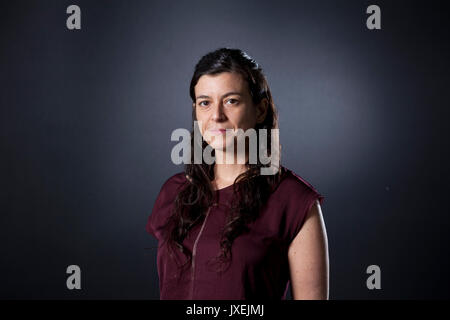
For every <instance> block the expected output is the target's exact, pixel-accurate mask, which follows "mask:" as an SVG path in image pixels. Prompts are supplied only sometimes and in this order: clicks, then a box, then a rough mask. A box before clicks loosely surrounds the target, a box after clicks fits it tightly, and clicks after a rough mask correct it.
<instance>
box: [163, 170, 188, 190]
mask: <svg viewBox="0 0 450 320" xmlns="http://www.w3.org/2000/svg"><path fill="white" fill-rule="evenodd" d="M187 181H188V180H187V178H186V174H185V173H184V172H178V173H175V174H174V175H172V176H170V177H169V178H168V179H166V181H164V183H163V184H162V187H161V191H169V192H170V191H176V190H178V189H179V188H180V187H182V186H183V185H184V184H185V183H186V182H187Z"/></svg>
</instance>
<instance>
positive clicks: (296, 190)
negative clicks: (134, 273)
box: [146, 48, 329, 300]
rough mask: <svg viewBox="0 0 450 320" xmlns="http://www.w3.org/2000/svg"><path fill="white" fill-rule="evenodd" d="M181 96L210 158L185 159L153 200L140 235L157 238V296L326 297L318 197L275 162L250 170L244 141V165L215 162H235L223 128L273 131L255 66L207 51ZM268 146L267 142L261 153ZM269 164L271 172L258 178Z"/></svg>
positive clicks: (235, 54)
mask: <svg viewBox="0 0 450 320" xmlns="http://www.w3.org/2000/svg"><path fill="white" fill-rule="evenodd" d="M190 95H191V98H192V102H193V104H192V107H193V109H192V117H193V130H194V129H195V128H194V123H198V124H199V127H198V129H199V130H200V132H201V135H202V137H203V139H204V141H202V142H201V148H203V149H205V148H207V147H209V148H210V149H211V148H212V154H213V155H214V157H215V159H217V161H216V162H215V163H212V164H207V163H205V162H202V163H195V161H193V160H194V153H193V152H191V160H192V161H191V163H190V164H187V165H186V168H185V172H181V173H178V174H175V175H174V176H172V177H170V178H169V179H168V180H167V181H166V182H165V183H164V185H163V186H162V188H161V191H160V193H159V195H158V197H157V199H156V201H155V204H154V207H153V210H152V213H151V215H150V216H149V218H148V222H147V226H146V230H147V232H149V233H150V234H152V235H153V236H154V237H155V238H156V239H158V253H157V266H158V275H159V288H160V298H161V299H180V300H181V299H195V300H202V299H207V300H210V299H223V300H238V299H245V300H250V299H272V300H274V299H278V300H279V299H285V298H286V293H287V289H288V287H289V284H291V292H292V297H293V299H328V287H329V283H328V282H329V281H328V277H329V264H328V243H327V236H326V231H325V225H324V221H323V217H322V212H321V207H320V204H321V203H322V201H323V199H324V197H323V196H322V195H321V194H319V193H318V192H317V191H316V190H315V189H314V188H313V187H312V185H310V184H309V183H308V182H306V181H305V180H303V179H302V178H300V177H299V176H298V175H296V174H295V173H293V172H292V171H291V170H289V169H287V168H285V167H283V166H281V165H280V164H279V158H278V159H276V160H273V159H272V162H278V163H269V164H263V163H262V162H261V160H260V159H257V161H256V163H255V162H253V163H251V162H250V161H249V150H250V149H249V141H248V140H246V149H245V162H244V163H242V162H239V161H232V163H229V162H225V161H218V159H224V158H225V156H226V155H227V154H228V155H230V154H231V156H232V157H231V158H234V159H235V160H236V150H237V148H236V147H234V148H231V144H233V143H235V142H236V138H233V137H232V136H231V138H230V136H229V135H225V133H226V132H227V131H226V130H228V132H229V131H230V130H237V129H242V130H244V131H245V130H249V129H255V130H256V131H258V130H259V129H267V133H268V141H271V139H270V138H271V129H277V128H278V124H277V115H276V109H275V106H274V103H273V100H272V95H271V92H270V89H269V86H268V84H267V81H266V79H265V76H264V75H263V72H262V69H261V68H260V66H259V65H258V64H257V63H256V62H255V61H254V60H253V59H252V58H251V57H249V56H248V55H247V54H246V53H245V52H242V51H241V50H238V49H229V48H221V49H218V50H216V51H214V52H211V53H208V54H207V55H205V56H203V57H202V58H201V59H200V61H199V62H198V63H197V65H196V67H195V71H194V75H193V77H192V80H191V85H190ZM196 121H197V122H196ZM191 137H192V138H191V147H192V148H194V144H195V143H196V141H195V140H194V138H193V137H194V135H193V134H192V135H191ZM258 139H260V138H258ZM257 147H258V148H259V142H258V144H257ZM275 148H279V146H278V145H275V146H274V145H271V144H270V143H269V144H268V146H267V153H268V154H272V153H274V152H275V151H279V150H276V149H275ZM192 150H193V149H192ZM258 151H259V150H258ZM258 154H259V153H258ZM274 165H275V167H276V168H278V170H277V171H276V172H275V174H270V175H267V174H266V175H263V174H261V169H262V168H264V167H268V166H274Z"/></svg>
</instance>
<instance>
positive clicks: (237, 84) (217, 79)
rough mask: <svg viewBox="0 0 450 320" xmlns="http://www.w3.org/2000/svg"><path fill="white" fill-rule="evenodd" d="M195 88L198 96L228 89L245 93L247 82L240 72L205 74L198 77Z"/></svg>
mask: <svg viewBox="0 0 450 320" xmlns="http://www.w3.org/2000/svg"><path fill="white" fill-rule="evenodd" d="M194 89H195V94H196V96H198V95H209V94H214V93H223V92H227V91H238V92H242V93H245V92H246V91H247V82H246V81H245V80H244V78H243V77H242V75H241V74H240V73H236V72H221V73H218V74H205V75H203V76H201V77H200V78H199V79H198V81H197V84H196V85H195V88H194Z"/></svg>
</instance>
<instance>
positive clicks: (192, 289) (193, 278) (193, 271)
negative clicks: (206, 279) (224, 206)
mask: <svg viewBox="0 0 450 320" xmlns="http://www.w3.org/2000/svg"><path fill="white" fill-rule="evenodd" d="M213 206H217V204H213ZM210 211H211V207H209V208H208V211H207V212H206V216H205V220H203V223H202V227H201V228H200V231H199V232H198V235H197V238H196V239H195V242H194V246H193V247H192V267H191V273H192V274H191V293H190V299H193V297H194V280H195V255H196V253H197V243H198V240H199V239H200V236H201V235H202V232H203V229H204V227H205V224H206V220H208V215H209V212H210Z"/></svg>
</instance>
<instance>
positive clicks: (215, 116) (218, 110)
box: [211, 102, 226, 121]
mask: <svg viewBox="0 0 450 320" xmlns="http://www.w3.org/2000/svg"><path fill="white" fill-rule="evenodd" d="M211 118H212V120H214V121H223V120H225V118H226V116H225V113H224V110H223V104H222V102H219V103H217V104H216V105H215V106H214V108H213V111H212V115H211Z"/></svg>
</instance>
